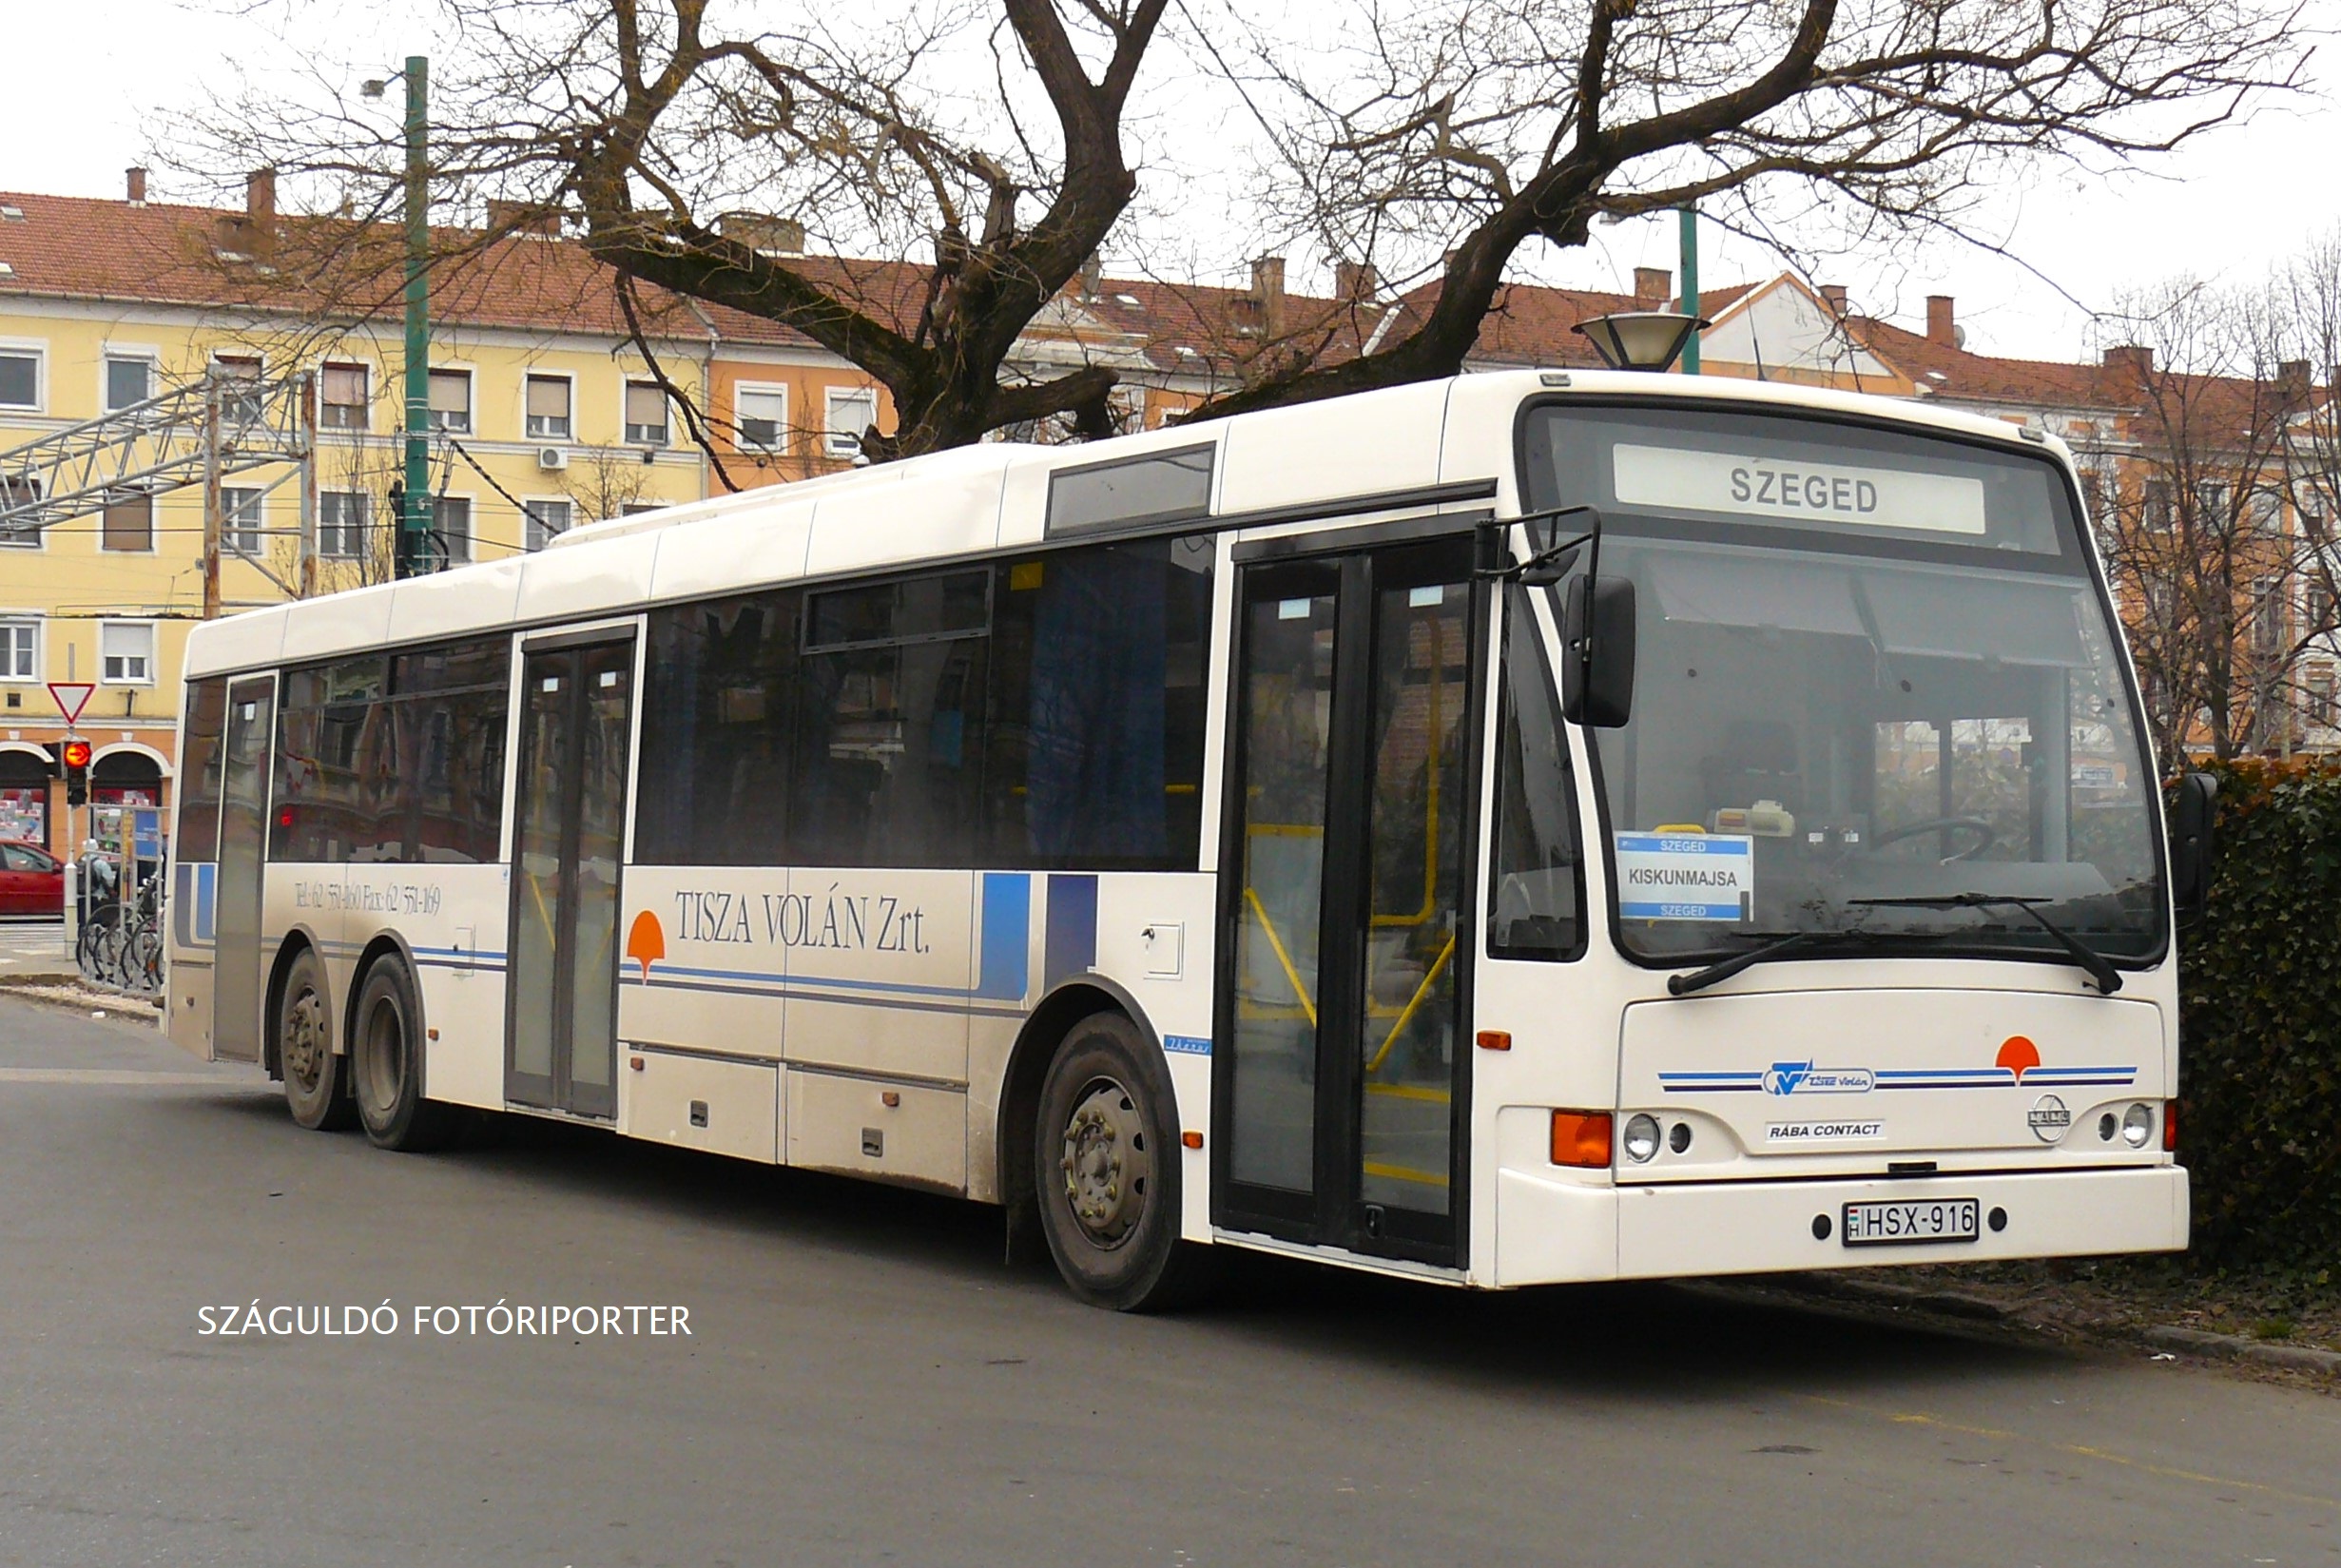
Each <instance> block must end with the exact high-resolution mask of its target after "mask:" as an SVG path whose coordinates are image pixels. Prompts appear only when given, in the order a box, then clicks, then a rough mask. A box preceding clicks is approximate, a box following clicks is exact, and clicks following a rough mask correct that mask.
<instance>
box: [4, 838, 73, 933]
mask: <svg viewBox="0 0 2341 1568" xmlns="http://www.w3.org/2000/svg"><path fill="white" fill-rule="evenodd" d="M64 913H65V862H64V861H60V860H58V859H57V857H56V856H54V855H51V854H50V853H49V852H48V850H46V849H43V848H42V847H41V846H40V845H39V844H36V843H26V842H23V841H22V840H18V839H0V915H60V916H61V915H63V914H64Z"/></svg>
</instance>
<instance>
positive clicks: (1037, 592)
mask: <svg viewBox="0 0 2341 1568" xmlns="http://www.w3.org/2000/svg"><path fill="white" fill-rule="evenodd" d="M1212 552H1213V546H1212V543H1211V541H1210V540H1209V539H1177V540H1168V539H1156V540H1149V541H1146V542H1144V543H1133V544H1127V545H1109V546H1102V547H1096V548H1092V549H1088V550H1075V551H1063V552H1054V553H1052V554H1047V555H1041V556H1035V557H1034V558H1032V559H1030V560H1023V561H1012V562H1009V563H1007V564H1005V565H1003V566H1001V567H1000V568H999V569H998V573H997V581H996V589H995V592H994V596H993V603H994V605H995V606H996V617H995V623H994V633H993V657H992V668H993V673H992V694H991V703H990V724H989V728H988V735H987V743H986V755H985V772H984V819H985V824H986V840H987V846H988V850H989V857H990V863H993V864H997V865H1030V866H1034V867H1036V868H1050V867H1069V866H1094V867H1100V868H1120V869H1143V868H1149V867H1153V868H1161V869H1187V870H1192V869H1193V868H1194V866H1195V865H1196V863H1197V855H1196V847H1197V842H1198V840H1199V836H1200V832H1201V822H1202V778H1203V730H1204V707H1205V700H1206V699H1205V688H1204V673H1205V669H1206V668H1207V666H1208V663H1209V661H1208V659H1207V658H1206V650H1207V649H1208V648H1209V629H1210V618H1211V560H1212Z"/></svg>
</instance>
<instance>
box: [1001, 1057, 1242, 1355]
mask: <svg viewBox="0 0 2341 1568" xmlns="http://www.w3.org/2000/svg"><path fill="white" fill-rule="evenodd" d="M1170 1116H1171V1094H1170V1074H1168V1073H1167V1072H1166V1071H1165V1070H1164V1068H1163V1064H1162V1061H1161V1058H1160V1056H1159V1055H1156V1054H1155V1053H1154V1052H1153V1051H1152V1050H1151V1048H1149V1047H1148V1045H1147V1044H1146V1042H1145V1040H1144V1038H1143V1037H1142V1036H1140V1035H1139V1033H1138V1029H1137V1026H1136V1025H1135V1024H1133V1023H1132V1022H1131V1021H1130V1020H1129V1019H1128V1018H1126V1017H1124V1016H1122V1015H1120V1014H1119V1013H1094V1014H1092V1015H1091V1016H1088V1017H1086V1018H1083V1019H1082V1020H1081V1021H1080V1022H1079V1023H1076V1024H1074V1026H1073V1028H1072V1029H1071V1030H1069V1031H1068V1032H1067V1033H1066V1036H1065V1038H1064V1039H1063V1040H1062V1041H1061V1042H1059V1044H1058V1045H1057V1048H1056V1055H1055V1057H1054V1059H1053V1060H1052V1061H1051V1062H1050V1063H1049V1071H1048V1073H1047V1074H1046V1075H1045V1076H1044V1077H1043V1078H1042V1079H1041V1084H1040V1113H1039V1115H1038V1116H1037V1117H1036V1118H1035V1148H1034V1164H1033V1171H1034V1176H1035V1187H1036V1188H1037V1189H1038V1196H1039V1200H1040V1222H1041V1230H1042V1232H1043V1233H1044V1234H1045V1235H1046V1236H1047V1237H1048V1239H1049V1251H1050V1253H1051V1255H1052V1256H1054V1258H1055V1260H1056V1267H1057V1271H1058V1272H1059V1273H1061V1274H1063V1275H1064V1276H1065V1283H1066V1284H1067V1285H1069V1286H1070V1287H1072V1288H1073V1292H1074V1295H1076V1296H1079V1297H1080V1298H1081V1299H1082V1300H1083V1301H1086V1302H1088V1303H1090V1304H1091V1305H1092V1306H1093V1307H1111V1308H1112V1309H1113V1310H1115V1311H1119V1312H1145V1311H1161V1310H1164V1309H1166V1308H1169V1307H1175V1306H1179V1305H1181V1304H1183V1303H1185V1302H1187V1301H1190V1300H1191V1299H1192V1298H1193V1297H1194V1295H1195V1294H1196V1293H1197V1291H1198V1290H1199V1289H1200V1288H1201V1287H1202V1286H1203V1284H1204V1272H1205V1268H1206V1263H1207V1260H1206V1258H1205V1257H1204V1256H1203V1253H1202V1249H1199V1248H1195V1247H1192V1246H1190V1245H1189V1244H1187V1243H1185V1242H1182V1241H1181V1240H1180V1239H1179V1141H1178V1132H1177V1130H1176V1129H1175V1128H1174V1127H1173V1126H1172V1125H1171V1120H1170Z"/></svg>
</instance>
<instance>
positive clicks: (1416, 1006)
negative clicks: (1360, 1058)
mask: <svg viewBox="0 0 2341 1568" xmlns="http://www.w3.org/2000/svg"><path fill="white" fill-rule="evenodd" d="M1453 957H1455V935H1454V933H1453V932H1449V933H1448V934H1447V945H1446V946H1444V947H1442V948H1441V949H1440V950H1439V957H1438V958H1436V959H1434V960H1432V963H1431V967H1430V970H1429V972H1428V973H1426V974H1425V975H1423V977H1422V984H1421V985H1418V986H1416V987H1415V988H1414V996H1413V997H1412V998H1411V999H1410V1000H1409V1001H1408V1002H1407V1003H1406V1009H1405V1011H1404V1012H1403V1013H1401V1014H1399V1016H1398V1022H1396V1023H1394V1024H1392V1025H1391V1026H1390V1033H1389V1034H1388V1035H1387V1036H1385V1037H1384V1038H1383V1042H1382V1049H1381V1050H1379V1051H1377V1052H1375V1053H1374V1059H1373V1060H1372V1061H1369V1062H1367V1063H1366V1064H1365V1071H1367V1072H1368V1073H1379V1072H1380V1071H1382V1061H1383V1057H1385V1056H1387V1055H1389V1054H1390V1047H1392V1046H1394V1045H1396V1044H1397V1043H1398V1037H1399V1036H1401V1035H1403V1034H1404V1033H1405V1031H1406V1026H1407V1025H1408V1024H1410V1023H1412V1022H1414V1016H1415V1014H1416V1013H1417V1012H1418V1011H1419V1010H1420V1009H1421V1008H1422V998H1424V997H1428V996H1429V995H1430V994H1431V986H1432V985H1433V984H1435V983H1436V982H1437V981H1438V979H1439V975H1440V971H1441V970H1443V969H1445V968H1446V967H1447V960H1448V959H1449V958H1453ZM1312 1021H1313V1020H1312Z"/></svg>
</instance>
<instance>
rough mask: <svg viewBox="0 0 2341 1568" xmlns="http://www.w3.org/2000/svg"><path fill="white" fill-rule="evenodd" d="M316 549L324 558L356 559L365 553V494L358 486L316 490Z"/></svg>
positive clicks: (337, 559) (336, 559) (338, 559)
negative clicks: (345, 488) (355, 487)
mask: <svg viewBox="0 0 2341 1568" xmlns="http://www.w3.org/2000/svg"><path fill="white" fill-rule="evenodd" d="M317 552H318V554H319V555H321V556H323V557H325V558H326V559H327V560H334V561H355V560H358V559H359V558H360V557H362V556H363V555H364V554H365V553H366V495H365V493H364V492H363V491H357V490H320V491H319V492H318V493H317Z"/></svg>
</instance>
